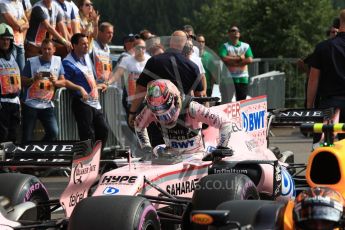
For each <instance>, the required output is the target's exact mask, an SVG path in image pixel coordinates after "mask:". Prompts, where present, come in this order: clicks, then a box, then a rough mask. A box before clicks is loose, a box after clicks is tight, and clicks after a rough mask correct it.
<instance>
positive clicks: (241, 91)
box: [235, 83, 248, 101]
mask: <svg viewBox="0 0 345 230" xmlns="http://www.w3.org/2000/svg"><path fill="white" fill-rule="evenodd" d="M235 90H236V92H235V94H236V101H240V100H245V99H246V98H247V95H248V84H245V83H235Z"/></svg>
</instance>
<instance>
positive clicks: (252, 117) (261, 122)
mask: <svg viewBox="0 0 345 230" xmlns="http://www.w3.org/2000/svg"><path fill="white" fill-rule="evenodd" d="M242 122H243V128H244V130H245V131H247V132H248V131H254V130H258V129H264V128H265V110H261V111H258V112H253V113H249V114H246V113H244V112H242Z"/></svg>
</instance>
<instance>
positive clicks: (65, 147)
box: [15, 145, 73, 152]
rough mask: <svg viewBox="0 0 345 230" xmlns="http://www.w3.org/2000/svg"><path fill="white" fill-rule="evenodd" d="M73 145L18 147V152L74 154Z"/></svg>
mask: <svg viewBox="0 0 345 230" xmlns="http://www.w3.org/2000/svg"><path fill="white" fill-rule="evenodd" d="M72 148H73V145H24V146H17V147H16V149H15V151H17V152H72Z"/></svg>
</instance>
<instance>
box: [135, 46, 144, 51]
mask: <svg viewBox="0 0 345 230" xmlns="http://www.w3.org/2000/svg"><path fill="white" fill-rule="evenodd" d="M135 48H136V49H137V50H144V49H146V46H136V47H135Z"/></svg>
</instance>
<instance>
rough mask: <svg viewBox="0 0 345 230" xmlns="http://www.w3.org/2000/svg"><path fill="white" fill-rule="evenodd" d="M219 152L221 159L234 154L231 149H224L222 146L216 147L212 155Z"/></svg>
mask: <svg viewBox="0 0 345 230" xmlns="http://www.w3.org/2000/svg"><path fill="white" fill-rule="evenodd" d="M217 152H219V153H220V154H221V155H222V156H223V157H228V156H232V155H233V154H234V152H233V150H232V148H229V147H224V146H217V148H216V149H215V150H214V155H216V154H217Z"/></svg>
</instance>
